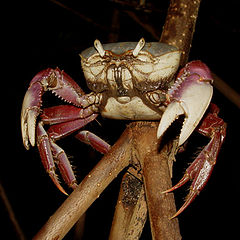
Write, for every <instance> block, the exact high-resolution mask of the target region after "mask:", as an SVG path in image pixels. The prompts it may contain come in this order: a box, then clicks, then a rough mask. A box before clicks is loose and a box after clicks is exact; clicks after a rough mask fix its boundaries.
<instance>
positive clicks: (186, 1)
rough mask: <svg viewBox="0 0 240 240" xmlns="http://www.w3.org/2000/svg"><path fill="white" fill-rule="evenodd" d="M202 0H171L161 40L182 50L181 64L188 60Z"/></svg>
mask: <svg viewBox="0 0 240 240" xmlns="http://www.w3.org/2000/svg"><path fill="white" fill-rule="evenodd" d="M200 2H201V0H171V3H170V6H169V9H168V14H167V18H166V21H165V24H164V27H163V32H162V35H161V38H160V42H164V43H167V44H170V45H173V46H175V47H177V48H178V49H179V50H181V51H182V57H181V62H180V66H184V65H185V64H186V63H187V61H188V55H189V52H190V48H191V43H192V38H193V34H194V31H195V24H196V20H197V16H198V10H199V6H200Z"/></svg>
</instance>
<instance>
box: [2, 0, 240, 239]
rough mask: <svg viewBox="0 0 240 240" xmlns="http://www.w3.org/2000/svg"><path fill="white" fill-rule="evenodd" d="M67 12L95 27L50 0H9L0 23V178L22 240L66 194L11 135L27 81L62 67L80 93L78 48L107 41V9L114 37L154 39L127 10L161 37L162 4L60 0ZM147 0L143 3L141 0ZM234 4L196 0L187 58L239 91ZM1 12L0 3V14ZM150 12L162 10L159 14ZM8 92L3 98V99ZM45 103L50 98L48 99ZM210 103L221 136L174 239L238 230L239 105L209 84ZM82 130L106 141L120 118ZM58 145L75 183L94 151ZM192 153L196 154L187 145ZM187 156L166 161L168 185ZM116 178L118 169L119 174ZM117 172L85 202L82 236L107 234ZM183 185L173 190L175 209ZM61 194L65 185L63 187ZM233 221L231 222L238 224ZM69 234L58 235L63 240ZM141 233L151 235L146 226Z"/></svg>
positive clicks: (70, 143)
mask: <svg viewBox="0 0 240 240" xmlns="http://www.w3.org/2000/svg"><path fill="white" fill-rule="evenodd" d="M62 2H63V3H65V4H66V5H67V6H68V7H70V8H72V9H74V11H76V12H78V13H81V14H84V16H87V17H89V18H91V19H92V20H93V21H94V23H91V22H88V21H85V20H84V19H83V18H82V17H80V16H79V15H77V14H76V12H75V13H73V12H72V11H69V10H68V9H64V8H62V7H60V6H58V5H56V4H54V3H53V2H51V1H32V2H30V3H28V2H24V3H22V2H21V3H18V4H16V3H15V2H12V6H7V8H6V14H4V17H3V20H2V25H3V28H2V38H3V39H4V40H5V41H4V43H2V47H3V50H2V53H3V54H2V57H3V62H4V65H2V71H3V75H2V79H1V83H2V84H1V90H2V91H1V92H2V94H1V95H2V97H1V99H2V103H1V106H2V107H1V109H2V114H1V116H2V121H1V122H2V124H1V128H2V131H1V132H2V133H3V135H2V140H3V144H2V157H1V163H0V180H1V182H2V185H3V186H4V188H5V191H6V193H7V196H8V198H9V201H10V202H11V204H12V207H13V210H14V212H15V214H16V217H17V219H18V221H19V223H20V225H21V227H22V229H23V232H24V233H25V235H26V237H27V239H31V238H32V237H33V236H34V234H36V232H37V231H38V230H39V229H40V227H41V226H42V225H43V224H44V223H45V222H46V220H47V219H48V218H49V216H50V215H51V214H53V213H54V212H55V210H56V209H57V208H58V207H59V206H60V205H61V203H62V202H63V201H64V200H65V199H66V197H65V196H64V195H63V194H62V193H61V192H60V191H59V190H58V189H57V188H56V187H55V186H54V185H53V183H52V182H51V180H50V178H49V177H48V175H47V174H46V173H45V171H44V169H43V167H42V165H41V162H40V158H39V155H38V152H37V149H36V148H32V149H30V150H29V151H26V150H25V148H24V147H23V144H22V139H21V132H20V111H21V103H22V100H23V97H24V94H25V92H26V89H27V87H28V84H29V82H30V80H31V79H32V77H33V76H34V75H35V74H36V73H37V72H38V71H40V70H42V69H44V68H46V67H56V66H58V67H59V68H61V69H64V70H65V71H66V72H67V73H68V74H69V75H71V76H72V77H73V78H74V79H75V80H76V81H77V82H78V83H79V85H80V86H81V87H82V88H83V89H84V90H85V91H88V90H87V88H86V84H85V81H84V78H83V75H82V72H81V67H80V58H79V56H78V54H79V53H80V52H81V51H82V50H84V49H85V48H87V47H89V46H92V44H93V41H94V40H95V39H96V38H98V39H100V40H101V41H102V42H103V43H105V42H108V38H109V33H110V31H111V22H112V15H113V11H114V8H118V9H119V12H120V18H119V19H120V25H119V26H120V28H119V41H138V40H139V39H140V38H141V37H144V38H145V40H146V41H156V39H154V38H153V37H152V35H151V34H150V33H148V32H146V31H145V30H144V29H143V28H142V27H141V26H140V25H139V24H137V23H136V22H135V21H133V20H132V18H130V17H129V15H128V14H127V13H126V12H125V11H126V10H130V11H133V12H135V13H136V14H137V15H138V16H139V17H140V18H141V19H146V21H148V22H149V23H151V25H152V26H153V27H154V28H155V30H156V34H157V35H159V36H160V33H161V28H162V25H163V22H164V19H165V15H166V10H167V6H168V1H149V2H150V3H152V6H153V7H154V9H155V10H154V11H152V12H147V13H146V12H144V11H142V10H134V8H133V7H131V6H123V5H122V4H116V3H114V2H112V1H98V2H97V3H96V2H95V1H92V0H89V1H77V2H76V1H62ZM147 2H148V1H147ZM237 2H238V1H234V0H229V1H227V2H226V1H217V0H212V1H206V0H203V1H202V4H201V8H200V13H199V19H198V22H197V26H196V33H195V35H194V39H193V44H192V49H191V55H190V59H191V60H192V59H201V60H202V61H204V62H205V63H207V65H208V66H209V67H210V69H211V70H212V71H213V72H214V73H216V74H217V75H218V76H220V77H221V78H222V79H224V81H226V82H227V83H228V84H229V85H230V86H231V87H232V88H233V89H235V90H236V91H238V92H239V83H238V82H239V53H240V52H239V40H240V34H239V32H240V27H239V12H238V9H239V8H238V6H237ZM4 9H5V8H3V10H4ZM157 9H161V11H158V10H157ZM6 96H7V97H6ZM47 97H48V98H47V99H48V101H50V100H53V102H54V101H55V99H54V97H52V96H47ZM213 102H214V103H216V104H217V105H218V106H219V107H220V109H221V112H220V116H221V117H222V118H224V120H225V121H226V122H227V124H228V131H227V138H226V141H225V144H224V145H223V148H222V151H221V153H220V155H219V158H218V163H217V165H216V167H215V169H214V172H213V174H212V177H211V179H210V181H209V183H208V184H207V186H206V188H205V189H204V190H203V192H202V193H201V194H200V195H199V197H197V199H196V200H195V201H194V203H192V204H191V206H190V207H189V208H188V209H187V210H186V211H185V212H184V213H182V214H181V215H180V217H179V221H180V227H181V233H182V236H183V239H185V240H187V239H218V238H222V239H224V238H227V239H231V237H232V236H236V235H235V234H236V233H237V232H238V231H237V228H236V223H237V221H238V219H237V220H236V218H238V216H239V215H238V209H239V186H238V183H239V179H238V175H239V174H238V171H239V160H240V159H239V151H238V150H239V139H238V137H239V120H240V119H239V109H238V108H237V107H236V106H235V105H234V104H233V103H231V102H230V101H229V100H228V99H227V98H225V97H224V96H223V95H222V94H221V93H220V92H219V91H218V90H215V92H214V96H213ZM99 122H100V123H101V125H99V124H98V123H96V122H93V123H90V124H89V125H88V126H87V127H86V129H88V130H91V131H93V132H95V133H97V134H98V135H100V136H101V137H103V138H104V139H105V140H107V141H108V142H109V143H111V144H113V143H114V141H115V140H116V139H117V138H118V137H119V135H120V134H121V132H122V131H123V130H124V127H125V125H126V122H121V121H112V120H107V119H102V118H101V117H100V118H99ZM191 139H192V140H191V141H190V142H191V144H192V143H193V142H195V145H194V144H193V146H194V147H196V150H197V147H198V146H201V145H203V143H206V139H204V138H202V137H201V136H199V135H198V134H195V135H194V136H193V137H192V138H191ZM59 144H60V145H61V146H62V147H63V148H64V149H65V150H66V153H67V154H68V156H73V158H72V157H71V158H70V159H71V161H72V163H73V165H74V166H76V169H75V171H76V174H77V176H78V180H79V181H80V180H81V179H82V178H83V177H84V176H85V175H86V174H87V173H88V172H89V171H90V169H92V168H93V167H94V165H95V164H96V163H97V162H98V161H99V160H100V158H101V155H100V154H98V153H96V152H95V151H92V150H91V148H90V147H87V146H86V145H84V144H82V143H79V142H78V141H77V140H76V139H74V138H73V137H71V136H69V137H67V138H66V139H64V140H61V141H60V142H59ZM195 152H196V151H195ZM192 160H193V157H190V158H189V156H188V153H184V154H181V155H180V156H179V158H178V161H177V163H176V164H175V165H174V178H173V183H176V182H177V180H179V178H180V177H181V176H182V174H183V173H184V169H186V168H187V166H188V164H189V163H190V162H191V161H192ZM120 175H122V174H120ZM120 180H121V177H119V178H118V179H117V180H115V181H114V182H113V183H112V184H111V185H110V186H109V187H108V188H107V189H106V190H105V191H104V193H103V194H102V195H101V196H100V198H99V199H97V201H95V202H94V203H93V205H92V206H91V207H90V209H89V210H88V213H87V219H86V231H85V235H84V239H95V237H96V236H97V237H98V239H107V236H108V233H109V231H110V227H111V221H112V217H113V211H114V206H115V203H116V199H117V192H118V189H119V183H120ZM187 190H188V187H187V186H186V187H184V188H181V189H180V190H177V191H176V192H175V196H176V204H177V207H178V208H179V207H180V206H181V204H182V203H183V200H184V197H185V196H186V194H187ZM69 192H70V190H69ZM0 218H1V220H3V221H4V224H3V225H2V226H1V235H2V236H8V237H6V239H15V238H16V236H15V233H14V231H13V228H12V226H11V223H10V221H9V219H8V215H7V212H6V210H5V208H4V207H3V205H2V202H1V201H0ZM238 222H239V221H238ZM72 238H73V231H71V232H70V234H68V235H67V237H66V238H65V239H72ZM142 239H151V236H150V232H149V223H147V226H146V228H145V229H144V233H143V235H142Z"/></svg>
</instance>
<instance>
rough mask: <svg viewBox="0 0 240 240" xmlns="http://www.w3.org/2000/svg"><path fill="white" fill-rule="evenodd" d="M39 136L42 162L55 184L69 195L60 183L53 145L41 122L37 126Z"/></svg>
mask: <svg viewBox="0 0 240 240" xmlns="http://www.w3.org/2000/svg"><path fill="white" fill-rule="evenodd" d="M37 136H38V137H37V146H38V149H39V153H40V156H41V160H42V164H43V166H44V168H45V170H46V171H47V173H48V174H49V176H50V177H51V179H52V181H53V182H54V184H55V185H56V186H57V187H58V189H59V190H60V191H61V192H62V193H64V194H66V195H67V193H66V192H65V190H64V189H63V188H62V186H61V184H60V183H59V181H58V177H57V175H56V173H55V169H56V167H55V163H54V160H53V156H52V150H51V146H50V141H49V137H48V135H47V133H46V131H45V130H44V128H43V125H42V123H41V122H40V123H39V124H38V126H37Z"/></svg>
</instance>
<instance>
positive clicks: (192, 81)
mask: <svg viewBox="0 0 240 240" xmlns="http://www.w3.org/2000/svg"><path fill="white" fill-rule="evenodd" d="M211 82H212V77H211V73H210V70H209V69H208V67H207V66H206V65H205V64H204V63H202V62H201V61H192V62H190V63H188V64H187V65H186V66H185V67H184V68H183V69H182V70H181V71H180V72H179V74H178V77H177V80H176V82H175V83H174V85H173V86H172V87H171V88H170V89H169V91H168V94H169V97H170V100H171V103H170V104H169V105H168V106H167V108H166V110H165V112H164V113H163V116H162V118H161V121H160V124H159V127H158V131H157V137H158V138H160V137H161V136H162V135H163V134H164V132H165V131H166V130H167V128H168V127H169V126H170V125H171V124H172V122H173V121H174V120H175V119H177V118H178V116H179V115H182V114H184V115H185V120H184V123H183V127H182V130H181V133H180V136H179V143H178V145H179V146H180V145H182V144H183V143H184V142H185V141H186V140H187V139H188V137H189V136H190V135H191V133H192V132H193V131H194V129H195V128H196V126H197V125H198V123H199V122H200V120H201V118H202V117H203V115H204V113H205V111H206V110H207V108H208V105H209V103H210V101H211V98H212V93H213V87H212V85H211V84H210V83H211Z"/></svg>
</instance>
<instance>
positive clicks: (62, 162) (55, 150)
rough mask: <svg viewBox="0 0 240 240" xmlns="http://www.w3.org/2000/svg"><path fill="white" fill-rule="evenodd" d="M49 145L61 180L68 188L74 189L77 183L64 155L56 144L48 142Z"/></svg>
mask: <svg viewBox="0 0 240 240" xmlns="http://www.w3.org/2000/svg"><path fill="white" fill-rule="evenodd" d="M50 144H51V149H52V154H53V157H54V159H55V162H56V163H57V165H58V168H59V170H60V173H61V175H62V177H63V180H64V181H65V183H67V185H68V186H69V187H71V188H73V189H75V188H76V187H77V181H76V177H75V175H74V173H73V170H72V166H71V164H70V162H69V160H68V157H67V155H66V153H65V152H64V150H63V149H62V148H60V147H59V146H58V145H57V144H56V143H54V142H52V141H50ZM60 190H61V189H60Z"/></svg>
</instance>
